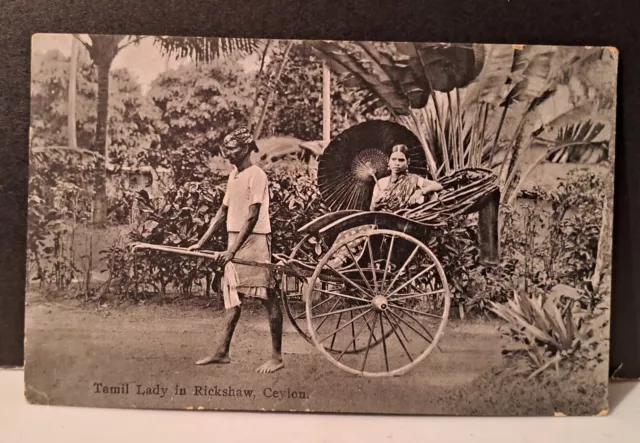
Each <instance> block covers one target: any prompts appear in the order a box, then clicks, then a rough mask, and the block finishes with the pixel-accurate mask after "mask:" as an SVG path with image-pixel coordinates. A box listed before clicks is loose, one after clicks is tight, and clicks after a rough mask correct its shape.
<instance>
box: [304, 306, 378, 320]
mask: <svg viewBox="0 0 640 443" xmlns="http://www.w3.org/2000/svg"><path fill="white" fill-rule="evenodd" d="M369 307H371V305H369V304H366V305H360V306H354V307H352V308H344V309H340V310H338V311H330V312H325V313H324V314H318V315H312V316H311V319H312V320H315V319H316V318H322V317H328V316H330V315H336V314H344V313H345V312H349V311H356V310H358V309H366V308H369Z"/></svg>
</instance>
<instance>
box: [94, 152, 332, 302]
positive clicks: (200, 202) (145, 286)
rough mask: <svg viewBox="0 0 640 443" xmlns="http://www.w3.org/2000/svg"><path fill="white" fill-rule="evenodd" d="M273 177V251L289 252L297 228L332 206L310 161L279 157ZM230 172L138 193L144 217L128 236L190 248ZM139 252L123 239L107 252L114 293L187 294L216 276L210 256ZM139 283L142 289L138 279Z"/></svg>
mask: <svg viewBox="0 0 640 443" xmlns="http://www.w3.org/2000/svg"><path fill="white" fill-rule="evenodd" d="M265 169H266V172H267V174H268V176H269V182H270V185H269V191H270V200H271V205H270V216H271V224H272V235H273V241H272V245H273V252H274V253H276V252H284V253H289V252H290V251H291V250H292V249H293V247H294V246H295V245H296V243H297V242H298V241H299V240H300V239H301V236H300V235H299V234H297V232H296V231H297V229H298V228H300V227H301V226H302V225H304V224H306V223H308V222H309V221H311V220H313V219H315V218H316V217H318V216H319V215H321V214H322V213H324V211H326V209H325V208H324V206H323V205H322V203H321V202H320V198H319V193H318V191H317V187H316V186H315V183H314V181H313V179H312V177H311V175H310V174H309V172H308V170H307V167H306V165H304V164H302V163H300V162H279V163H277V164H273V165H269V166H268V167H266V168H265ZM225 188H226V177H223V176H215V175H214V176H210V177H208V178H207V179H205V180H203V181H201V182H188V183H185V184H184V185H182V186H180V187H177V188H175V189H172V190H170V191H169V192H167V193H166V194H165V195H164V196H163V197H162V198H160V199H158V200H155V201H152V200H146V199H144V198H141V197H140V196H139V195H138V196H136V197H135V198H137V200H138V207H139V209H140V211H141V214H142V217H141V219H140V221H139V222H138V223H137V224H135V225H134V226H132V228H131V232H130V233H129V235H128V237H127V241H138V242H144V243H152V244H158V245H168V246H178V247H187V246H190V245H192V244H194V243H196V242H197V241H198V240H199V239H200V238H201V237H202V235H203V234H204V233H205V231H206V230H207V228H208V227H209V224H210V222H211V219H212V218H213V216H214V215H215V213H216V212H217V210H218V208H219V207H220V205H221V204H222V198H223V196H224V192H225ZM226 246H227V238H226V234H224V233H218V234H217V235H214V236H212V237H211V239H210V240H209V243H208V244H207V245H205V249H207V250H216V251H220V250H224V249H226ZM136 254H137V259H136V260H135V266H136V268H135V269H136V270H137V280H136V278H135V276H134V275H133V266H134V257H133V255H132V252H131V251H129V250H128V249H127V247H126V244H125V242H121V241H118V242H116V244H114V245H113V246H112V247H110V248H108V249H107V250H106V251H104V254H103V255H104V259H105V261H106V262H107V264H108V267H109V270H110V278H109V281H108V288H106V289H107V290H108V292H109V293H110V294H113V295H116V296H118V297H131V296H133V295H134V294H135V293H136V292H137V293H138V295H139V296H140V295H141V294H142V295H145V296H147V295H150V294H153V293H157V294H162V295H164V294H166V293H167V292H168V291H170V290H172V289H173V290H178V291H179V292H180V293H181V294H182V295H183V296H189V295H192V293H193V288H194V285H196V284H197V283H198V282H200V281H202V280H203V279H205V278H206V279H207V282H208V285H207V290H208V289H209V283H211V281H210V278H211V275H212V273H213V271H214V268H213V267H212V266H211V264H210V263H209V262H208V261H207V260H205V259H195V258H190V257H185V256H180V255H175V254H167V253H160V252H157V251H149V250H147V251H143V250H142V251H138V252H136ZM136 281H137V282H138V285H139V286H138V291H136V288H135V282H136Z"/></svg>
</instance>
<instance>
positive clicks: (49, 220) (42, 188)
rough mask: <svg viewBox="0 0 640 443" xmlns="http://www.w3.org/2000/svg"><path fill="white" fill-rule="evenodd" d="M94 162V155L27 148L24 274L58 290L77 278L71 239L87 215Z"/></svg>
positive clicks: (84, 223)
mask: <svg viewBox="0 0 640 443" xmlns="http://www.w3.org/2000/svg"><path fill="white" fill-rule="evenodd" d="M98 164H99V161H98V160H97V159H96V158H95V157H94V156H91V155H86V154H83V153H81V152H75V151H67V150H64V149H47V150H42V151H36V152H32V159H31V168H30V174H29V196H28V202H29V209H28V237H27V254H28V257H29V265H30V266H29V268H30V269H29V271H30V272H29V274H30V276H33V275H32V274H35V276H34V277H35V278H36V279H37V280H39V281H40V284H41V285H45V286H54V287H55V288H56V289H57V290H63V289H65V288H67V287H68V286H69V285H70V284H71V282H72V281H73V280H76V279H78V280H79V279H81V278H82V277H83V273H84V272H83V270H82V269H80V266H79V265H78V260H77V258H78V256H79V255H80V254H79V251H76V250H75V239H76V235H77V231H78V229H79V228H80V227H82V226H86V224H87V222H89V221H90V219H91V204H92V198H93V193H92V191H91V183H92V174H93V171H95V169H96V167H97V166H98ZM80 258H83V257H80ZM33 268H35V269H33ZM33 271H35V272H33Z"/></svg>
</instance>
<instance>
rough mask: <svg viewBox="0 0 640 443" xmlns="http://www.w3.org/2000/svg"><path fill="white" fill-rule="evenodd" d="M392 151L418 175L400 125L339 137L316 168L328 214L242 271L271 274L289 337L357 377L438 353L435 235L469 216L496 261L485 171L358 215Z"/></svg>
mask: <svg viewBox="0 0 640 443" xmlns="http://www.w3.org/2000/svg"><path fill="white" fill-rule="evenodd" d="M398 143H402V144H405V145H406V146H409V147H413V148H414V149H412V150H411V154H410V155H409V157H410V160H411V161H410V170H412V171H413V172H415V173H421V174H426V170H427V168H426V161H425V156H424V151H423V148H422V145H421V143H420V141H419V140H418V139H417V137H416V136H415V135H414V134H413V132H411V131H410V130H409V129H407V128H405V127H404V126H401V125H399V124H397V123H393V122H388V121H367V122H364V123H360V124H358V125H355V126H353V127H351V128H349V129H347V130H345V131H344V132H342V133H341V134H339V135H338V136H337V137H336V138H334V139H333V140H332V141H331V143H330V144H329V145H328V146H327V148H326V149H325V151H324V152H323V154H322V155H321V157H320V161H319V165H318V186H319V189H320V193H321V195H322V198H323V201H324V203H325V204H326V206H327V207H328V208H329V211H328V212H327V213H326V214H324V215H322V216H320V217H319V218H317V219H315V220H313V221H311V222H309V223H307V224H306V225H304V226H302V227H300V228H299V229H298V235H299V236H300V237H301V240H300V241H299V242H298V243H297V244H296V246H295V247H294V248H293V249H292V250H291V251H290V253H288V254H274V260H273V263H270V264H264V263H260V264H258V263H248V262H242V263H243V264H251V265H255V266H266V267H269V268H271V269H272V270H273V271H274V273H275V274H276V276H277V280H278V282H279V287H280V290H281V296H282V302H283V306H284V311H285V313H286V315H287V317H288V318H289V320H290V322H291V324H292V326H293V327H294V328H295V330H296V331H297V332H298V333H299V334H300V335H301V336H302V337H303V338H304V339H305V340H306V341H308V342H309V343H311V344H312V345H313V346H315V348H316V349H317V350H318V352H320V353H321V354H322V355H323V356H324V357H325V358H326V359H327V360H328V361H329V362H331V363H332V364H333V365H335V366H337V367H338V368H340V369H342V370H344V371H346V372H348V373H351V374H355V375H358V376H364V377H387V376H398V375H402V374H405V373H407V372H408V371H409V370H411V369H412V368H414V367H415V366H416V365H418V364H419V363H420V362H421V361H423V360H425V358H427V357H428V356H429V354H430V353H431V352H432V351H433V350H434V349H435V348H436V347H439V342H440V340H441V338H442V336H443V334H444V331H445V327H446V324H447V320H448V317H449V310H450V307H451V292H450V288H449V284H448V281H447V276H446V275H445V271H444V268H443V266H442V264H441V263H440V261H439V260H438V257H437V256H436V255H435V254H434V253H433V252H432V250H431V249H430V248H429V246H428V245H429V243H430V240H431V239H432V235H433V231H434V228H435V227H437V226H440V225H443V224H444V223H446V222H447V220H448V219H450V218H452V217H457V216H463V215H468V214H474V213H478V222H477V223H478V246H479V255H478V260H479V262H480V263H481V264H484V265H488V266H493V265H496V264H497V262H498V226H497V220H498V217H497V214H498V204H499V197H500V195H499V192H500V191H499V186H498V180H497V177H496V176H495V175H494V174H493V173H492V172H491V171H489V170H486V169H481V168H469V169H462V170H458V171H456V172H455V173H453V174H451V175H448V176H445V177H444V178H443V179H440V180H439V181H440V183H441V184H442V186H443V190H442V191H440V192H439V193H438V198H437V199H434V200H430V201H427V202H426V203H423V204H420V205H418V206H415V207H411V208H402V209H401V210H398V211H396V212H393V213H390V212H379V211H370V210H369V209H368V208H369V202H370V196H371V190H372V188H373V185H374V184H375V181H376V180H377V179H378V178H380V177H381V176H383V175H384V174H385V171H386V166H387V158H388V155H389V153H390V150H391V147H392V146H393V145H394V144H398ZM149 247H150V248H153V246H151V245H149ZM171 249H175V252H179V253H185V254H186V255H195V256H199V257H204V258H207V257H208V256H209V257H210V256H212V252H210V251H189V252H186V250H184V249H183V248H171ZM164 250H167V249H166V248H165V249H164ZM238 263H240V261H238Z"/></svg>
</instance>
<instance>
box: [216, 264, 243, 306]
mask: <svg viewBox="0 0 640 443" xmlns="http://www.w3.org/2000/svg"><path fill="white" fill-rule="evenodd" d="M220 280H221V281H220V283H221V284H222V298H223V300H224V308H225V309H231V308H235V307H236V306H240V304H241V302H240V296H239V295H238V273H237V272H236V267H235V266H234V265H233V263H232V262H229V263H227V265H226V266H225V267H224V274H223V276H222V278H221V279H220Z"/></svg>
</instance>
